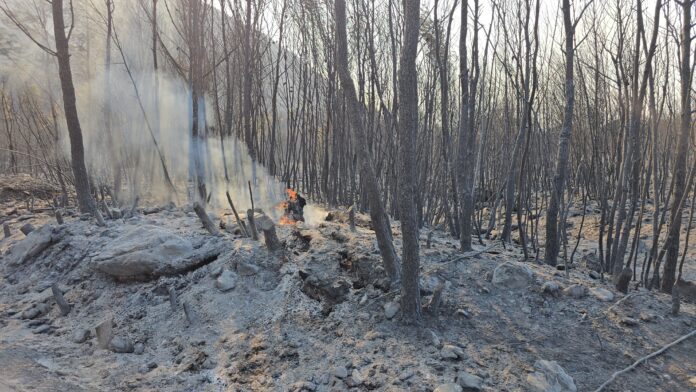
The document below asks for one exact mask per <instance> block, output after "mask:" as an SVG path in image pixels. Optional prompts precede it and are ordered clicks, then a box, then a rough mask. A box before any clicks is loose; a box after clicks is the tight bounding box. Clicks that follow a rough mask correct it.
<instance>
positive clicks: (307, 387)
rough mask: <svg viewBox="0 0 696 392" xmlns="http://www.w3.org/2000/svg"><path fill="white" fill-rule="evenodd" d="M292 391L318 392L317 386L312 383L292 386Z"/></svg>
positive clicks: (306, 382) (298, 383) (307, 382)
mask: <svg viewBox="0 0 696 392" xmlns="http://www.w3.org/2000/svg"><path fill="white" fill-rule="evenodd" d="M291 390H293V391H297V392H301V391H316V390H317V385H316V384H314V383H313V382H311V381H298V382H296V383H294V384H292V388H291Z"/></svg>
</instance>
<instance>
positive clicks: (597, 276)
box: [590, 271, 602, 279]
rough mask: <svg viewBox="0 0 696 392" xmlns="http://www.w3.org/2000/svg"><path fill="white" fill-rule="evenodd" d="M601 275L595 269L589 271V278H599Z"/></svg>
mask: <svg viewBox="0 0 696 392" xmlns="http://www.w3.org/2000/svg"><path fill="white" fill-rule="evenodd" d="M601 277H602V275H601V274H600V273H599V272H597V271H590V278H592V279H599V278H601Z"/></svg>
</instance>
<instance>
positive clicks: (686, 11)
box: [660, 0, 694, 293]
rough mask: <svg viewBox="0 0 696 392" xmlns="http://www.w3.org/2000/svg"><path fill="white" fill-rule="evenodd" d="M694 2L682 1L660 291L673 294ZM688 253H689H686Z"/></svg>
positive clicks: (687, 136) (687, 133)
mask: <svg viewBox="0 0 696 392" xmlns="http://www.w3.org/2000/svg"><path fill="white" fill-rule="evenodd" d="M693 4H694V1H693V0H683V1H682V2H681V7H682V31H681V42H680V44H681V50H680V51H679V52H680V55H681V58H680V61H679V77H680V81H681V83H680V101H681V123H680V132H679V141H678V143H677V157H676V161H675V164H674V165H675V166H674V201H673V202H672V211H671V212H670V224H669V231H668V234H667V243H666V247H667V258H666V259H665V267H664V273H663V275H662V284H661V286H660V289H661V290H662V291H664V292H666V293H670V292H671V291H672V288H673V286H674V281H675V274H676V269H677V259H678V258H679V237H680V229H681V221H682V206H683V204H684V203H683V202H682V199H685V198H687V197H688V191H689V190H688V188H687V187H686V185H685V183H686V177H687V173H686V158H687V154H688V149H689V144H690V143H689V140H690V139H691V114H692V111H691V84H692V80H691V78H692V69H693V68H692V67H693V65H692V64H691V50H692V48H691V41H692V38H693V37H692V35H691V27H692V24H691V8H692V5H693ZM684 253H686V250H684Z"/></svg>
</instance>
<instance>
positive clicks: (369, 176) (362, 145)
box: [334, 0, 399, 281]
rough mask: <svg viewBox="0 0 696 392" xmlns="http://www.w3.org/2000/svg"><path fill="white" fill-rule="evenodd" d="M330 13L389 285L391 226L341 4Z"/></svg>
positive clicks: (393, 269) (395, 267) (393, 271)
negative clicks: (369, 143) (370, 147)
mask: <svg viewBox="0 0 696 392" xmlns="http://www.w3.org/2000/svg"><path fill="white" fill-rule="evenodd" d="M334 12H335V15H334V18H335V20H336V69H337V73H338V77H339V79H340V82H341V87H342V88H343V94H344V96H345V99H346V104H347V106H348V112H349V116H350V125H351V128H352V130H353V132H354V135H355V139H356V143H355V146H356V149H357V153H358V160H359V162H358V164H359V165H360V173H361V179H362V180H363V181H364V183H365V187H366V191H367V194H368V203H369V206H370V217H371V218H372V225H373V226H374V230H375V236H376V237H377V244H378V246H379V250H380V253H381V255H382V260H383V262H384V269H385V270H386V272H387V275H389V278H390V279H391V280H392V281H397V280H398V279H399V259H398V257H397V255H396V250H395V249H394V243H393V241H392V234H391V225H390V223H389V218H388V217H387V213H386V211H385V209H384V204H383V203H382V194H381V192H380V189H379V188H380V187H379V183H378V182H377V175H376V174H375V169H374V166H373V163H372V156H371V154H370V152H369V151H368V149H367V144H366V141H367V136H366V135H365V131H364V129H363V127H364V118H363V109H362V108H361V107H360V104H359V102H358V99H357V96H356V92H355V86H354V85H353V79H352V77H351V76H350V73H349V71H348V39H347V34H346V3H345V0H335V2H334Z"/></svg>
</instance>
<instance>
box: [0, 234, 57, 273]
mask: <svg viewBox="0 0 696 392" xmlns="http://www.w3.org/2000/svg"><path fill="white" fill-rule="evenodd" d="M59 237H60V234H59V233H58V230H57V229H56V228H55V227H54V226H53V225H43V226H41V227H40V228H39V229H37V230H33V231H32V232H30V233H29V234H28V235H27V236H26V238H24V239H23V240H21V241H19V242H18V243H16V244H14V245H13V246H12V248H10V250H9V251H8V252H7V254H6V255H5V257H3V258H4V259H5V260H6V261H7V264H9V265H11V266H18V265H21V264H24V263H26V262H27V261H28V260H30V259H32V258H34V257H35V256H37V255H38V254H39V253H41V252H43V251H44V250H46V248H48V247H49V246H51V245H52V244H53V243H55V242H57V241H58V240H59V239H60V238H59Z"/></svg>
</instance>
